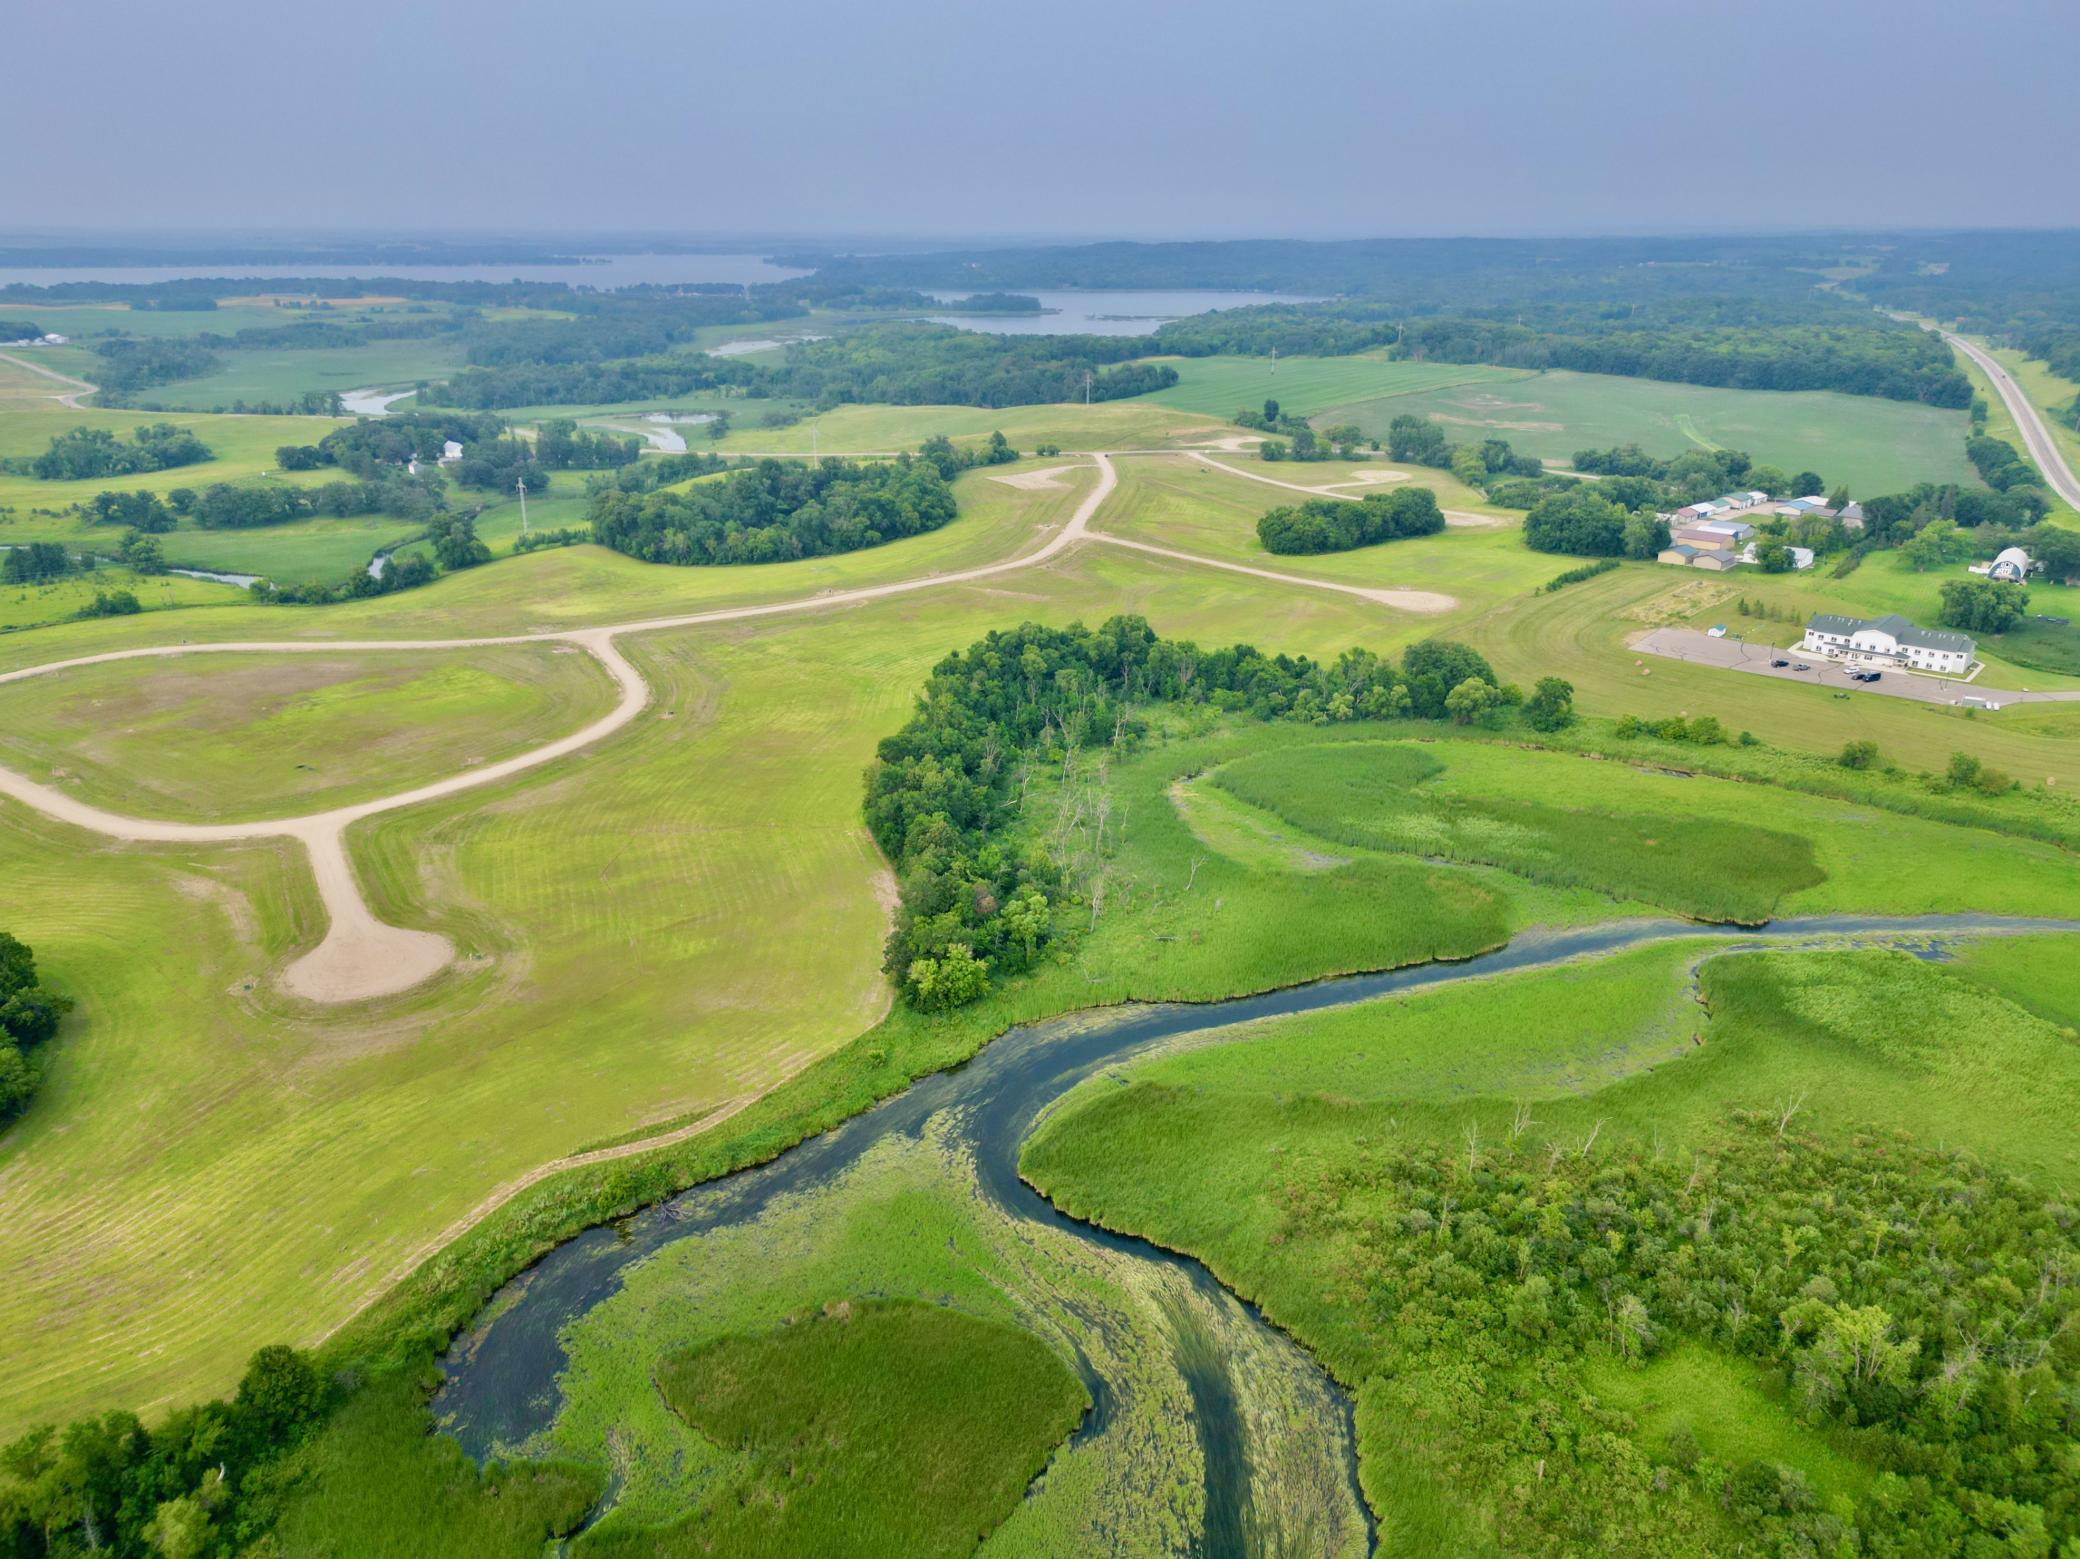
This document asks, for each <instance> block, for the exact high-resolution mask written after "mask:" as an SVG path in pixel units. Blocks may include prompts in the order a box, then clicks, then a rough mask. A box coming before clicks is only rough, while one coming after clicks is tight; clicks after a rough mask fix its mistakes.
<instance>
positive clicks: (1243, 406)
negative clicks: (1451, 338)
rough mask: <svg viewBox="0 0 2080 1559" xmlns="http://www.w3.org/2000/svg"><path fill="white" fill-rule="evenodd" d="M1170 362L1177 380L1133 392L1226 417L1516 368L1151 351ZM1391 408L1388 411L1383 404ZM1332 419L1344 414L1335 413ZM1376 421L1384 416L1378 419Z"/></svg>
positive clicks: (1293, 410) (1309, 408) (1490, 376)
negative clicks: (1164, 387) (1162, 354)
mask: <svg viewBox="0 0 2080 1559" xmlns="http://www.w3.org/2000/svg"><path fill="white" fill-rule="evenodd" d="M1147 361H1149V362H1157V363H1167V364H1169V365H1170V366H1171V367H1172V368H1175V369H1176V370H1177V383H1176V384H1173V385H1172V386H1171V387H1170V388H1169V389H1167V390H1154V391H1151V392H1150V393H1149V394H1147V395H1143V396H1139V397H1137V400H1139V401H1141V402H1152V403H1154V404H1155V405H1158V406H1174V407H1176V408H1177V409H1178V410H1179V411H1191V412H1198V413H1200V414H1201V415H1203V416H1208V417H1218V418H1220V419H1222V420H1223V421H1226V420H1227V419H1228V418H1229V417H1231V416H1233V415H1234V414H1235V413H1236V412H1238V411H1260V410H1262V409H1263V405H1264V402H1265V401H1267V400H1275V401H1277V402H1278V404H1279V406H1280V408H1281V409H1282V410H1283V411H1284V412H1285V413H1286V414H1287V415H1288V416H1294V417H1312V416H1314V415H1315V414H1316V413H1318V412H1323V411H1327V410H1328V409H1329V408H1330V407H1332V406H1334V407H1339V408H1341V407H1349V406H1355V405H1359V404H1361V403H1364V402H1370V401H1388V400H1391V399H1392V398H1393V397H1396V396H1401V395H1411V394H1415V393H1417V392H1419V391H1426V390H1441V389H1445V388H1448V387H1450V386H1453V385H1465V384H1504V383H1507V382H1509V381H1510V380H1512V379H1520V378H1522V377H1524V375H1523V372H1522V371H1521V370H1519V369H1511V368H1485V367H1481V366H1479V365H1478V364H1464V363H1407V362H1389V361H1387V360H1386V359H1385V358H1383V357H1375V356H1371V355H1369V354H1361V355H1359V356H1356V357H1281V358H1278V359H1276V360H1274V359H1271V358H1268V357H1155V358H1149V359H1147ZM1387 415H1389V416H1391V415H1392V413H1391V412H1388V413H1387ZM1339 420H1348V419H1342V418H1340V419H1339ZM1382 426H1384V424H1382Z"/></svg>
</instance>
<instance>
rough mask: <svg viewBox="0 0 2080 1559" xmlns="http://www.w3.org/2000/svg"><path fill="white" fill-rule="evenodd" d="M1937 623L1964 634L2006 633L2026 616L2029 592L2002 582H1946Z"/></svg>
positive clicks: (2027, 613)
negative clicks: (1961, 631)
mask: <svg viewBox="0 0 2080 1559" xmlns="http://www.w3.org/2000/svg"><path fill="white" fill-rule="evenodd" d="M1942 595H1943V605H1942V609H1941V611H1940V612H1939V613H1938V614H1937V619H1936V620H1937V621H1938V622H1940V623H1942V624H1943V626H1944V627H1946V628H1962V629H1963V630H1964V631H1965V632H1967V633H2006V632H2007V631H2008V630H2009V629H2010V628H2012V627H2014V626H2015V625H2016V624H2017V623H2019V622H2021V621H2022V619H2023V618H2025V617H2027V616H2028V615H2029V590H2028V588H2027V587H2026V586H2024V585H2019V584H2015V583H2014V582H2012V581H2010V580H2005V579H1979V578H1965V579H1946V580H1945V581H1943V590H1942Z"/></svg>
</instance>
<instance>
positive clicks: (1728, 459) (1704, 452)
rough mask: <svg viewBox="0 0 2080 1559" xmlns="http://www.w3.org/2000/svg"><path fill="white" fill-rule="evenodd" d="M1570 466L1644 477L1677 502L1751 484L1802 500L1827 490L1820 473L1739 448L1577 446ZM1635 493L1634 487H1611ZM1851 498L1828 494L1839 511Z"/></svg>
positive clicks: (1841, 491)
mask: <svg viewBox="0 0 2080 1559" xmlns="http://www.w3.org/2000/svg"><path fill="white" fill-rule="evenodd" d="M1573 460H1574V468H1575V469H1576V470H1577V471H1586V472H1588V473H1589V474H1590V475H1592V476H1621V477H1644V478H1647V479H1649V480H1651V481H1654V482H1658V483H1660V484H1661V486H1662V488H1663V489H1664V491H1663V492H1661V493H1659V494H1657V495H1656V496H1657V497H1662V498H1667V499H1670V500H1672V501H1673V502H1674V503H1675V504H1676V505H1678V506H1680V505H1682V504H1686V503H1697V502H1699V501H1700V500H1702V499H1705V498H1716V497H1718V496H1719V495H1720V494H1722V493H1726V492H1730V491H1733V490H1735V489H1745V488H1753V489H1755V490H1756V491H1758V492H1765V493H1768V494H1769V495H1770V496H1771V497H1772V498H1803V497H1805V496H1806V495H1807V494H1808V493H1826V492H1827V491H1828V488H1827V481H1826V479H1825V478H1824V477H1822V476H1821V475H1820V473H1819V472H1818V471H1786V470H1785V469H1784V468H1783V467H1782V466H1771V465H1757V464H1755V463H1754V461H1752V460H1750V459H1749V458H1748V455H1747V452H1746V451H1745V450H1739V449H1690V450H1685V451H1684V452H1683V453H1682V454H1680V455H1676V456H1673V457H1672V458H1670V459H1667V460H1663V459H1660V458H1658V457H1656V456H1654V455H1650V454H1648V453H1647V452H1646V451H1645V450H1643V449H1641V448H1640V447H1639V445H1637V444H1618V445H1615V446H1613V447H1612V448H1610V449H1578V450H1576V451H1575V452H1574V457H1573ZM1614 490H1619V491H1626V492H1633V491H1638V489H1634V488H1623V489H1614ZM1848 501H1849V490H1848V489H1847V488H1846V487H1841V488H1836V489H1835V491H1834V492H1833V493H1832V494H1831V495H1830V502H1829V504H1828V507H1829V508H1833V509H1839V508H1841V507H1842V506H1843V505H1844V504H1846V503H1847V502H1848Z"/></svg>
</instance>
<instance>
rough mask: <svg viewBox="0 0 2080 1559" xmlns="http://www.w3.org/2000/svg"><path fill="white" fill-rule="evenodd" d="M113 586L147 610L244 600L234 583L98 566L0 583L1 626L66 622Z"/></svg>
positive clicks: (12, 628) (1, 530)
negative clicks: (42, 578)
mask: <svg viewBox="0 0 2080 1559" xmlns="http://www.w3.org/2000/svg"><path fill="white" fill-rule="evenodd" d="M6 534H7V532H6V530H5V528H4V527H0V537H4V536H5V535H6ZM0 544H4V543H0ZM116 590H127V591H129V592H130V593H131V594H132V595H134V596H136V597H137V602H138V605H140V606H142V607H143V608H144V609H145V610H146V611H148V612H158V611H166V610H169V609H171V608H173V607H200V606H242V605H244V604H245V600H246V593H245V591H243V590H241V589H240V588H239V587H238V586H236V585H221V584H216V583H214V582H212V581H210V580H207V579H187V578H184V577H182V576H181V575H178V574H154V575H150V576H147V575H143V574H135V573H132V572H131V571H130V570H129V569H127V568H97V569H95V570H94V571H93V572H91V573H86V574H66V575H62V576H60V577H59V578H57V579H53V580H50V581H48V582H47V583H44V584H33V585H0V632H13V631H15V630H18V629H22V628H44V627H49V626H50V625H52V624H54V623H62V622H67V621H69V620H71V619H72V617H73V616H74V615H75V614H77V613H78V612H79V611H80V609H81V608H83V607H87V606H91V605H92V604H93V601H94V597H95V596H96V595H97V594H108V593H110V592H112V591H116Z"/></svg>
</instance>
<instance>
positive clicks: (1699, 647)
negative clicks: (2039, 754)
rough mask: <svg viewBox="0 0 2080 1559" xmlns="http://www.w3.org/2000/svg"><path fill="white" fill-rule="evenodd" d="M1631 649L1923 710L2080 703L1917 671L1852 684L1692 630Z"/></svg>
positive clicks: (1829, 671)
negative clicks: (1910, 701) (1974, 703)
mask: <svg viewBox="0 0 2080 1559" xmlns="http://www.w3.org/2000/svg"><path fill="white" fill-rule="evenodd" d="M1632 648H1633V649H1634V650H1636V651H1638V652H1639V653H1640V654H1643V655H1660V656H1663V657H1665V658H1666V659H1669V660H1685V661H1689V662H1691V663H1692V664H1694V665H1700V666H1720V667H1723V668H1724V669H1726V670H1728V671H1748V672H1753V673H1755V674H1756V675H1757V676H1763V677H1781V678H1783V679H1784V680H1785V681H1788V682H1804V683H1807V684H1809V685H1812V686H1815V687H1824V688H1830V689H1836V690H1840V691H1843V692H1848V693H1876V694H1878V695H1880V696H1881V697H1885V698H1918V699H1919V700H1921V702H1923V703H1925V704H1958V703H1962V702H1963V701H1964V700H1966V699H1967V698H1970V699H1974V700H1980V699H1983V700H1984V701H1985V702H1987V703H1989V704H2037V703H2062V702H2072V701H2076V700H2080V693H2025V692H2019V691H2016V690H2013V689H2009V688H1991V687H1982V686H1980V685H1979V684H1978V683H1974V682H1961V681H1959V680H1957V679H1956V678H1954V677H1930V676H1924V675H1922V674H1921V673H1920V672H1916V671H1887V672H1886V673H1885V675H1884V678H1883V680H1881V681H1878V682H1853V681H1851V680H1850V678H1849V673H1848V671H1847V670H1846V669H1844V668H1843V667H1842V666H1840V665H1837V664H1835V663H1834V662H1832V661H1826V660H1822V659H1820V658H1819V657H1818V656H1817V655H1801V654H1799V653H1798V652H1797V651H1796V650H1786V649H1777V648H1775V647H1773V646H1771V645H1768V644H1756V643H1752V642H1744V641H1743V640H1740V639H1734V638H1725V639H1715V638H1713V637H1712V636H1711V635H1710V634H1708V633H1699V632H1698V631H1697V630H1696V629H1695V628H1656V629H1655V630H1654V631H1653V632H1651V633H1646V634H1642V635H1640V637H1639V638H1637V639H1635V640H1633V641H1632ZM1772 660H1788V661H1790V662H1791V665H1790V666H1785V667H1783V668H1781V669H1779V668H1778V667H1775V666H1772V665H1771V664H1770V662H1771V661H1772ZM1801 662H1804V663H1805V664H1806V665H1807V666H1810V667H1811V668H1812V669H1811V670H1809V671H1795V670H1793V669H1792V667H1793V666H1797V665H1798V664H1800V663H1801Z"/></svg>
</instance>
